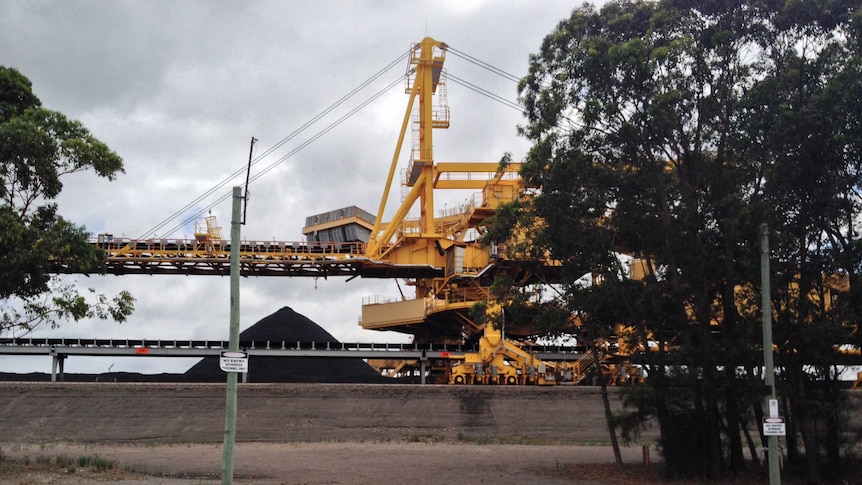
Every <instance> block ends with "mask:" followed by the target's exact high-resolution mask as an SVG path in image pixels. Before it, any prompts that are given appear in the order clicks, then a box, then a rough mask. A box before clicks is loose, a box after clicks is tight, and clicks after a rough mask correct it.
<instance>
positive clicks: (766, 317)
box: [760, 224, 784, 485]
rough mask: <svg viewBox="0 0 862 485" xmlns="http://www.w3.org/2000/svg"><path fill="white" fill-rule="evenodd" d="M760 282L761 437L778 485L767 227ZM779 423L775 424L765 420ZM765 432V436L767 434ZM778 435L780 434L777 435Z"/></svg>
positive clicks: (771, 477) (773, 484)
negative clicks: (763, 412) (765, 395)
mask: <svg viewBox="0 0 862 485" xmlns="http://www.w3.org/2000/svg"><path fill="white" fill-rule="evenodd" d="M760 281H761V290H760V291H761V295H760V298H761V305H760V306H761V311H762V312H763V380H764V383H765V384H766V387H768V388H769V390H770V396H769V397H768V398H767V402H766V403H765V404H766V407H767V409H768V411H769V417H768V418H764V419H763V434H764V436H766V437H767V438H766V440H767V447H768V449H769V451H768V456H767V459H768V461H769V485H781V470H780V469H779V466H778V437H779V436H784V419H783V418H779V417H778V399H776V396H775V364H774V362H773V359H772V296H771V295H772V289H771V287H770V284H769V226H767V225H766V224H761V225H760ZM774 419H780V420H781V421H780V423H779V422H767V420H774ZM767 429H768V430H769V432H767ZM778 432H781V434H778Z"/></svg>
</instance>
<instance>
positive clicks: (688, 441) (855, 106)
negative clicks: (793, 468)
mask: <svg viewBox="0 0 862 485" xmlns="http://www.w3.org/2000/svg"><path fill="white" fill-rule="evenodd" d="M857 9H858V7H857V6H856V4H855V3H854V2H849V3H847V2H841V1H831V0H823V1H817V2H778V1H766V2H754V1H734V2H724V1H722V2H717V1H706V2H704V1H697V2H694V1H685V0H665V1H656V2H647V1H632V0H618V1H613V2H610V3H608V4H606V5H605V6H604V7H602V8H601V9H600V10H598V11H597V10H596V9H595V8H594V7H592V6H591V5H589V4H585V5H584V6H582V7H580V8H577V9H575V10H574V11H573V13H572V15H571V17H570V18H568V19H565V20H563V21H562V22H560V24H559V25H558V26H557V27H556V28H555V29H554V31H553V32H552V33H551V34H549V35H548V36H547V37H546V38H545V40H544V42H543V44H542V46H541V50H540V52H539V53H538V54H535V55H533V56H531V59H530V72H529V74H528V75H527V76H526V77H525V78H524V79H523V80H522V82H521V84H520V86H519V90H520V93H521V97H522V101H523V103H524V107H525V115H526V117H527V123H526V125H525V126H523V127H522V128H521V133H522V134H523V135H524V136H526V137H527V138H528V139H530V140H531V141H532V143H533V147H532V148H531V150H530V152H529V154H528V156H527V160H526V161H525V163H524V164H523V166H522V171H521V175H522V177H523V178H524V180H525V182H526V184H527V185H528V186H529V187H532V188H533V189H534V190H535V192H536V194H537V195H536V196H535V197H534V198H532V199H531V200H528V201H522V202H520V203H519V204H520V205H519V207H518V211H520V212H521V215H519V216H518V217H512V216H510V217H508V219H507V220H502V219H501V220H499V221H497V222H499V223H500V224H501V227H499V228H497V229H495V232H494V234H497V235H499V234H505V233H517V234H524V233H529V234H531V235H532V236H533V243H534V244H535V245H536V246H538V247H541V248H544V249H547V251H548V252H549V254H550V255H551V256H552V257H553V258H554V259H556V260H559V261H561V262H562V264H563V267H564V272H565V271H567V270H566V268H568V274H569V277H570V278H569V280H568V281H569V283H568V284H566V285H564V286H563V290H564V297H562V298H560V299H559V303H560V304H561V305H563V306H565V307H566V308H568V309H569V311H570V312H571V313H572V314H573V315H583V316H585V317H587V318H581V321H582V323H584V322H585V323H586V326H585V327H582V330H585V331H587V332H588V333H589V334H590V335H591V336H592V338H593V339H595V338H596V337H597V336H601V337H608V338H609V337H610V336H611V335H612V334H613V333H615V332H612V331H611V329H612V328H613V325H612V324H613V322H616V323H617V324H619V325H620V326H622V327H624V328H625V329H627V330H626V332H625V336H624V337H625V339H627V340H628V342H629V343H630V344H631V345H632V347H633V348H640V349H642V353H641V354H640V355H639V356H637V358H639V359H640V362H641V363H642V364H643V366H644V367H645V368H646V369H647V371H648V375H649V378H648V381H647V386H646V387H644V388H641V389H636V391H635V393H633V394H632V395H631V396H630V399H631V402H632V403H635V404H636V405H637V407H636V411H635V413H634V415H633V416H632V417H633V418H635V421H637V420H638V419H641V420H642V419H646V418H647V417H654V418H655V419H656V421H657V423H658V426H659V429H660V432H661V443H660V445H661V448H662V451H663V453H664V457H665V466H666V469H667V471H668V474H669V475H671V476H687V475H699V476H704V477H721V476H724V475H725V474H728V473H733V472H735V471H737V470H740V469H742V468H743V467H744V466H745V460H744V446H743V436H744V437H745V441H746V443H748V447H749V449H750V452H751V455H752V458H755V457H756V454H755V453H756V446H755V445H754V443H753V440H752V439H751V437H750V436H749V435H748V434H747V430H748V429H749V428H759V424H758V422H757V421H752V415H753V416H755V417H756V416H758V415H759V414H760V413H762V411H761V409H760V404H759V403H760V400H761V398H762V396H763V395H762V392H763V391H762V384H761V383H760V370H759V367H758V365H759V364H758V362H759V360H760V359H759V355H760V352H761V349H759V348H757V344H758V343H759V342H760V340H759V336H760V322H759V316H760V308H759V302H758V301H757V298H754V297H753V296H754V295H756V294H757V292H758V291H759V254H758V250H757V241H758V230H757V228H758V226H759V225H760V224H761V223H764V222H766V223H768V224H769V226H770V227H771V228H773V230H774V231H775V236H774V239H773V240H774V243H773V247H774V248H775V252H774V254H775V255H776V256H775V259H776V264H775V266H774V269H775V273H776V277H775V279H776V283H774V284H773V285H772V287H773V289H774V290H775V291H774V294H773V295H772V296H773V299H774V301H775V303H774V305H775V308H776V312H775V317H776V326H777V331H776V333H777V338H776V341H779V342H782V344H781V345H780V348H779V360H780V362H779V365H780V366H782V367H781V368H782V378H784V380H783V381H782V385H783V386H786V387H783V388H782V391H784V395H785V396H787V399H788V402H789V408H790V409H789V411H790V412H789V414H790V415H791V416H792V419H793V421H794V422H796V421H798V424H799V426H800V428H798V429H799V432H800V434H801V436H802V437H803V440H804V442H805V443H804V444H805V446H804V449H805V450H806V452H805V456H804V457H802V456H791V458H796V459H798V460H800V462H801V461H802V460H804V463H805V466H806V468H807V470H808V474H809V477H817V476H822V475H825V474H827V473H828V472H829V471H834V470H839V469H840V467H839V466H838V463H837V462H836V461H835V460H837V448H835V449H832V450H830V449H827V448H829V446H832V445H827V443H828V442H829V440H826V439H820V440H818V439H817V437H816V435H817V433H815V430H820V429H824V430H827V431H826V435H828V436H832V437H837V436H838V434H837V427H836V426H837V424H835V423H836V417H837V416H838V413H839V411H840V402H839V401H840V400H839V399H838V397H837V396H839V395H840V394H841V393H840V392H833V391H834V389H835V388H836V386H837V383H836V382H835V379H834V376H835V369H836V368H835V365H834V364H835V363H837V362H839V361H840V359H839V356H838V355H837V354H836V352H835V347H836V344H841V343H847V342H848V341H851V340H854V339H855V341H856V342H858V322H859V315H860V314H859V305H860V303H859V302H860V301H862V300H860V299H859V298H858V296H859V291H860V286H859V284H858V281H859V280H858V278H859V270H860V262H862V259H860V253H859V247H860V246H859V245H860V237H859V226H858V225H859V221H860V217H859V216H860V191H859V188H860V173H862V170H860V157H859V155H860V152H859V147H860V144H859V143H860V141H862V137H860V134H862V133H860V126H862V125H860V123H859V121H860V120H859V113H860V112H862V111H860V99H862V98H860V96H859V94H860V88H862V82H860V79H862V76H859V74H860V73H859V72H858V71H859V69H860V68H859V66H860V62H859V60H860V58H859V52H860V51H859V41H860V39H862V36H860V32H862V30H860V23H862V22H860V18H862V12H860V11H859V10H857ZM502 213H505V211H503V212H502ZM524 213H527V214H528V215H529V217H524ZM524 220H533V221H535V220H541V221H542V224H535V223H531V227H530V231H529V232H525V231H524V230H515V231H511V230H510V229H511V226H512V225H518V224H519V222H520V221H524ZM507 223H508V224H509V226H507ZM620 253H623V254H625V255H626V256H627V257H629V258H631V259H633V260H634V261H635V262H637V265H636V266H633V268H639V269H641V270H643V271H642V272H643V275H641V276H639V278H638V279H637V280H636V281H633V280H631V279H630V278H628V277H629V276H630V274H627V273H626V271H621V270H620V267H619V260H620V256H619V255H620ZM584 268H588V271H590V272H591V273H592V274H593V275H594V276H595V278H594V281H601V285H581V284H577V279H578V278H580V276H582V275H583V271H584ZM841 275H845V276H846V277H847V278H846V281H847V284H841V285H836V284H832V285H830V284H827V283H828V281H829V277H832V276H841ZM836 295H838V296H839V297H838V298H837V299H835V300H834V303H827V302H830V301H832V297H833V296H836ZM853 295H855V296H856V298H855V299H854V298H848V296H853ZM800 350H804V352H800ZM815 382H816V383H817V386H814V385H813V383H815ZM824 386H825V387H824ZM815 388H816V389H818V390H821V391H822V390H823V389H827V391H823V392H820V391H818V392H815V391H814V389H815ZM794 389H795V391H794ZM671 390H673V392H670V391H671ZM816 406H826V407H825V408H824V407H820V408H819V409H828V410H829V412H828V413H825V414H823V415H817V414H815V413H814V412H812V411H811V410H812V409H814V407H816ZM749 410H750V411H749ZM794 417H795V418H794ZM806 428H807V430H806ZM788 442H790V440H788ZM834 446H835V447H837V446H838V443H837V441H835V444H834ZM821 453H822V454H823V456H825V457H826V458H825V459H821ZM755 459H756V458H755Z"/></svg>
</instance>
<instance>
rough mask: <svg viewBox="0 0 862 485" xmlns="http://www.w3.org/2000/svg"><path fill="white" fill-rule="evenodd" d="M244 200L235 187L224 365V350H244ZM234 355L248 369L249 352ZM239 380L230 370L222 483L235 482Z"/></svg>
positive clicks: (237, 351) (229, 484) (229, 357)
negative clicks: (241, 319)
mask: <svg viewBox="0 0 862 485" xmlns="http://www.w3.org/2000/svg"><path fill="white" fill-rule="evenodd" d="M242 200H243V196H242V187H234V188H233V211H232V214H231V221H230V341H229V342H228V352H223V353H222V364H221V365H224V360H225V355H224V354H233V353H236V354H239V353H241V352H239V246H240V227H239V226H240V216H241V201H242ZM242 353H244V352H242ZM233 358H236V359H238V360H244V361H245V366H246V370H248V356H247V355H246V356H245V359H241V358H240V356H236V357H231V356H230V355H228V356H227V359H233ZM230 365H234V364H230ZM222 369H224V367H222ZM236 382H237V372H235V371H228V373H227V392H226V398H225V418H224V455H223V457H222V471H221V483H222V485H232V484H233V445H234V442H235V440H236Z"/></svg>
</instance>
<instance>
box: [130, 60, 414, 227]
mask: <svg viewBox="0 0 862 485" xmlns="http://www.w3.org/2000/svg"><path fill="white" fill-rule="evenodd" d="M409 54H410V52H409V51H406V52H404V53H402V54H401V55H400V56H398V57H397V58H396V59H395V60H393V61H392V62H390V63H389V64H387V65H386V66H385V67H383V68H382V69H380V70H379V71H377V72H376V73H375V74H374V75H372V76H371V77H370V78H368V79H367V80H365V81H364V82H363V83H361V84H360V85H359V86H357V87H356V88H354V89H353V90H351V91H350V92H349V93H347V94H345V95H344V96H342V97H341V98H340V99H339V100H338V101H336V102H335V103H333V104H332V105H330V106H329V107H328V108H326V109H324V110H323V111H321V112H320V113H318V114H317V115H316V116H314V117H313V118H312V119H311V120H309V121H307V122H305V123H304V124H303V125H302V126H300V127H299V128H297V129H296V130H294V131H293V132H292V133H291V134H289V135H287V136H286V137H284V138H282V139H281V140H280V141H279V142H278V143H276V144H275V145H273V146H272V147H270V148H268V149H267V150H266V151H264V152H263V153H261V154H260V155H258V156H257V157H255V159H254V160H252V161H251V164H250V165H252V166H253V165H255V164H257V163H258V162H260V161H261V160H263V159H264V158H266V157H267V156H269V155H270V154H272V153H273V152H274V151H275V150H277V149H279V148H281V147H282V146H283V145H284V144H285V143H287V142H289V141H291V140H292V139H294V138H295V137H296V136H298V135H299V134H300V133H302V132H303V131H305V130H306V129H308V128H309V127H311V126H312V125H314V124H315V123H316V122H318V121H319V120H320V119H322V118H323V117H324V116H326V115H328V114H329V113H331V112H332V111H333V110H335V109H336V108H338V107H339V106H341V105H342V104H344V103H345V102H346V101H347V100H348V99H350V98H351V97H353V96H354V95H355V94H356V93H358V92H359V91H361V90H362V89H364V88H365V87H367V86H368V85H369V84H371V83H372V82H374V81H376V80H377V79H378V78H380V76H382V75H383V74H385V73H386V72H388V71H389V70H391V69H392V68H393V67H394V66H396V65H398V64H399V63H401V62H403V60H404V59H405V58H406V57H407V56H408V55H409ZM391 86H392V85H390V86H388V87H387V88H386V89H389V88H391ZM379 96H380V94H379V93H378V94H377V95H376V97H374V99H377V97H379ZM366 104H367V102H366V103H365V104H363V105H362V106H365V105H366ZM342 121H343V120H342ZM339 123H340V121H339ZM327 131H328V130H327ZM315 139H316V138H315ZM247 168H248V166H243V167H240V168H238V169H237V170H236V171H234V172H233V173H231V174H230V175H228V176H227V177H225V178H224V179H222V181H221V182H219V183H217V184H216V185H214V186H213V187H211V188H210V189H208V190H207V191H206V192H204V193H202V194H201V195H199V196H197V197H196V198H195V199H194V200H192V201H191V202H189V203H187V204H186V205H184V206H183V207H182V208H180V209H178V210H176V211H174V212H173V213H172V214H171V215H170V216H168V217H167V218H165V219H164V220H162V221H161V222H159V223H158V224H157V225H156V226H155V227H153V228H151V229H150V230H148V231H147V232H145V233H143V234H142V235H141V236H139V237H138V239H146V238H148V237H152V236H155V234H156V232H158V231H160V230H161V229H163V228H164V227H165V226H167V225H168V224H170V223H171V222H173V221H174V220H176V219H178V218H179V217H181V216H182V215H183V214H184V213H185V212H187V211H188V210H189V209H191V208H192V207H194V206H195V205H197V204H199V203H200V202H201V201H203V200H204V199H206V198H207V197H210V196H211V195H212V194H214V193H215V192H217V191H218V190H219V189H221V188H223V187H224V186H226V185H227V184H228V183H230V182H231V181H232V180H234V179H235V178H236V177H238V176H239V175H241V174H242V173H243V172H245V171H246V170H247ZM228 196H230V194H228ZM225 198H227V197H224V198H221V199H219V201H218V202H220V201H222V200H224V199H225ZM218 202H216V203H218ZM213 205H215V204H212V205H210V206H208V207H207V209H209V208H211V207H212V206H213ZM202 213H203V211H201V212H199V213H197V215H198V216H199V215H200V214H202ZM187 222H188V220H186V221H185V222H184V223H183V224H180V225H179V226H175V227H174V228H173V229H171V230H170V231H167V234H171V233H173V231H175V230H178V229H181V228H182V227H183V226H184V225H185V224H186V223H187Z"/></svg>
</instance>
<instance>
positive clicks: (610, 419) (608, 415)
mask: <svg viewBox="0 0 862 485" xmlns="http://www.w3.org/2000/svg"><path fill="white" fill-rule="evenodd" d="M590 352H592V354H593V359H594V360H595V361H596V363H595V365H596V367H598V366H599V351H598V349H597V348H596V342H595V340H593V339H590ZM599 382H600V383H601V388H602V403H603V404H604V407H605V422H607V424H608V433H609V434H610V436H611V446H612V447H613V449H614V461H615V462H616V464H617V465H622V464H623V455H622V453H621V452H620V444H619V442H618V441H617V430H616V426H615V425H614V415H613V412H612V411H611V401H610V399H609V398H608V382H607V379H605V378H604V376H602V373H601V371H599Z"/></svg>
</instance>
